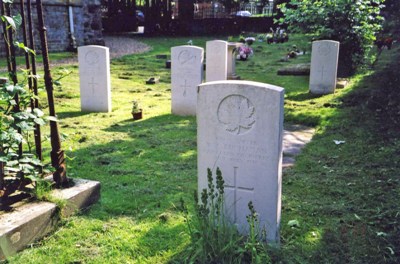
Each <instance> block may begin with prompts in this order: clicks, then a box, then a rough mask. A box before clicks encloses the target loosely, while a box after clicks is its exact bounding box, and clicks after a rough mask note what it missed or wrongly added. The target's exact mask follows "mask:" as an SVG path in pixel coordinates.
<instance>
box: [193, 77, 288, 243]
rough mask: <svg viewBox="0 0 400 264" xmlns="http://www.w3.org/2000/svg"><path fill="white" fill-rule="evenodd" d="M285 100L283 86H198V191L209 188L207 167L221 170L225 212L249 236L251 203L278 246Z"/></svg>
mask: <svg viewBox="0 0 400 264" xmlns="http://www.w3.org/2000/svg"><path fill="white" fill-rule="evenodd" d="M283 95H284V89H283V88H281V87H277V86H273V85H269V84H264V83H257V82H249V81H218V82H210V83H204V84H202V85H200V86H199V94H198V104H197V124H198V130H197V146H198V190H199V193H201V191H202V190H203V189H205V188H207V168H210V169H212V170H213V171H214V172H215V170H216V168H217V167H218V168H220V170H221V172H222V176H223V178H224V180H225V201H226V205H225V208H226V209H227V214H228V217H229V219H230V221H231V222H232V223H235V224H236V225H237V226H238V228H239V231H240V232H242V233H246V232H247V231H248V224H247V222H246V215H249V214H250V211H249V209H248V203H249V201H252V202H253V204H254V207H255V210H256V211H257V212H258V213H259V219H260V224H261V225H260V227H265V228H266V231H267V239H268V240H269V241H275V242H279V225H280V215H281V172H282V168H281V165H282V131H283Z"/></svg>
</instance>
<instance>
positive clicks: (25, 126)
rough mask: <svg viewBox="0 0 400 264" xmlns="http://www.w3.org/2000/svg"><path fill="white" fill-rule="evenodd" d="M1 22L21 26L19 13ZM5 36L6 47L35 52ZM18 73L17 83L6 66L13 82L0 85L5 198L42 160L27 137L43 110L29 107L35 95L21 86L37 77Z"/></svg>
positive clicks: (0, 177) (0, 174)
mask: <svg viewBox="0 0 400 264" xmlns="http://www.w3.org/2000/svg"><path fill="white" fill-rule="evenodd" d="M3 2H5V3H12V1H3ZM1 21H2V22H3V23H5V25H6V28H7V29H11V30H12V31H15V30H16V29H17V27H19V26H20V25H21V23H22V18H21V16H20V15H17V16H13V17H9V16H5V15H4V16H1ZM7 37H8V35H7V34H4V40H5V43H6V45H8V46H9V47H10V46H11V45H14V46H15V47H16V48H19V49H21V50H23V51H25V52H27V53H28V52H29V53H32V54H33V55H35V52H34V51H33V50H32V49H30V48H28V47H26V46H25V45H24V44H23V43H20V42H18V41H15V42H14V43H10V41H9V39H8V38H7ZM8 59H9V60H11V59H12V58H8ZM13 59H15V58H13ZM22 72H23V74H24V75H25V76H26V77H25V80H24V81H23V82H20V83H17V78H16V72H15V69H14V70H12V69H10V71H9V76H10V78H11V79H12V80H13V83H10V82H8V81H5V82H4V80H3V83H2V85H1V86H0V198H4V197H7V196H8V195H10V194H11V193H12V192H14V191H15V190H25V191H26V190H27V189H26V188H25V186H26V184H27V183H30V182H34V181H35V180H36V179H37V177H38V175H39V173H40V172H41V168H42V162H41V161H40V160H39V159H37V158H36V157H35V155H33V154H32V147H31V145H30V142H29V137H30V135H31V134H32V133H33V131H34V130H35V129H36V127H37V126H41V125H44V124H45V123H46V122H45V120H44V119H43V117H44V113H43V112H42V111H41V110H40V109H38V108H33V103H32V102H33V100H34V99H36V97H35V95H34V94H33V92H32V91H30V90H29V89H25V86H26V83H27V80H28V79H31V78H36V77H37V76H32V75H31V74H30V71H29V70H23V71H22ZM23 143H27V144H26V146H27V148H28V150H26V149H23V146H22V144H23ZM5 176H7V180H5Z"/></svg>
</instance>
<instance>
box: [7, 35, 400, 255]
mask: <svg viewBox="0 0 400 264" xmlns="http://www.w3.org/2000/svg"><path fill="white" fill-rule="evenodd" d="M191 39H192V41H193V45H197V46H201V47H205V42H206V41H207V40H211V39H210V38H197V37H195V38H191ZM221 39H227V37H226V36H225V37H221ZM139 40H141V41H143V42H145V43H147V44H148V45H150V46H152V50H151V51H150V52H147V53H143V54H136V55H129V56H125V57H123V58H120V59H115V60H113V61H112V62H111V78H112V104H113V111H112V113H110V114H105V113H82V112H80V100H79V78H78V66H77V65H68V66H66V67H65V68H66V69H67V70H70V71H71V72H72V73H71V74H70V75H68V76H67V77H65V78H64V79H62V81H61V82H62V86H61V87H57V88H56V91H55V96H56V104H57V105H56V107H57V112H58V116H59V119H60V120H61V121H60V127H61V132H62V134H63V137H64V141H63V148H64V149H65V150H66V154H67V156H68V160H67V161H68V175H69V176H70V177H77V178H86V179H93V180H97V181H100V182H101V184H102V191H101V195H102V197H101V200H100V202H99V203H98V204H96V205H94V206H93V207H92V208H91V210H90V211H88V212H86V213H82V214H80V215H77V216H74V217H71V218H68V219H65V220H64V221H63V223H62V225H61V226H60V228H59V229H58V231H56V232H55V233H53V234H51V235H50V236H48V237H46V238H45V239H43V240H42V241H39V242H37V243H35V244H33V245H31V247H29V248H28V249H26V250H25V251H23V252H21V253H19V254H18V255H17V256H14V257H12V258H10V259H9V262H10V263H182V262H184V259H182V257H181V256H182V255H181V254H182V253H183V252H184V251H185V248H186V247H187V246H188V245H189V242H190V238H189V235H188V232H187V230H186V225H185V222H184V218H183V215H182V213H181V212H180V210H179V200H180V199H181V198H183V199H184V200H185V201H186V202H187V203H188V204H189V209H190V210H192V211H193V203H194V202H193V199H192V196H193V191H194V190H195V189H196V186H197V170H196V158H197V156H196V119H195V118H194V117H178V116H174V115H171V111H170V104H171V100H170V95H171V91H170V71H169V70H168V69H166V68H165V60H160V59H157V58H156V54H170V48H171V47H172V46H175V45H184V44H186V43H187V41H188V40H189V38H140V39H139ZM292 45H297V47H299V48H300V49H305V50H306V51H307V53H306V55H304V56H299V57H298V58H296V59H293V60H290V61H289V62H281V61H280V59H281V58H282V57H283V56H285V54H286V53H287V52H288V49H290V48H291V47H292ZM253 49H254V51H255V52H254V56H253V57H251V58H250V59H249V60H248V61H238V62H237V73H238V75H240V76H241V77H242V79H246V80H252V81H259V82H265V83H270V84H274V85H278V86H282V87H284V88H285V123H286V124H289V123H295V124H304V125H309V126H314V127H316V129H317V130H316V131H317V133H316V136H315V138H314V139H313V141H312V142H311V143H310V144H309V145H307V147H306V148H305V149H304V151H303V153H302V154H301V155H300V156H299V157H298V159H297V162H296V166H295V167H294V168H292V169H290V170H288V171H286V172H285V173H284V175H283V193H282V221H281V249H280V250H274V249H271V252H269V254H270V255H271V258H272V260H273V262H275V263H396V262H399V261H400V248H399V237H400V230H399V227H400V224H399V221H400V206H399V202H398V200H399V197H400V183H399V180H400V177H399V171H400V158H399V157H400V152H399V149H400V140H399V138H400V137H399V136H400V129H399V128H400V126H399V119H400V116H399V114H400V109H399V108H398V107H397V105H398V104H399V100H397V101H396V100H394V99H396V98H397V99H398V98H399V96H398V95H397V97H393V98H394V99H393V100H394V101H393V102H392V101H390V100H389V101H390V104H389V101H385V100H388V99H387V97H385V96H383V95H382V93H381V92H380V91H381V90H382V91H385V93H384V94H388V93H392V94H393V95H396V93H395V92H394V91H395V88H397V89H398V88H399V82H398V81H399V79H398V78H399V77H398V76H397V75H396V74H395V73H396V69H397V72H398V69H399V66H400V63H399V62H398V61H399V58H400V50H399V47H398V45H397V46H395V47H394V49H392V50H391V51H388V50H384V51H383V53H382V55H381V56H380V58H379V60H378V62H377V64H376V65H375V67H374V68H372V69H368V70H367V71H366V72H365V73H364V74H359V75H356V76H354V77H353V78H352V79H351V84H350V85H349V86H348V87H346V88H345V89H339V90H337V92H336V93H335V94H333V95H326V96H312V95H310V94H309V93H308V77H306V76H278V75H277V74H276V72H277V70H278V69H279V68H280V67H282V66H285V65H288V64H296V63H306V62H309V61H310V55H309V54H310V50H311V43H309V42H308V41H307V38H306V37H304V36H298V35H295V36H291V39H290V41H289V42H288V43H285V44H273V45H267V44H266V43H264V42H263V43H259V42H255V43H254V44H253ZM395 58H397V60H396V59H395ZM57 71H58V69H53V74H54V75H57V74H56V72H57ZM393 72H394V73H393ZM154 76H159V77H160V83H158V84H155V85H146V84H145V81H146V80H147V79H148V78H149V77H154ZM396 76H397V77H396ZM396 78H397V79H396ZM391 80H397V81H393V82H392V83H390V81H391ZM391 88H393V89H391ZM397 93H398V90H397ZM132 100H138V101H139V103H140V105H141V107H142V108H143V112H144V119H143V120H141V121H135V122H133V121H132V116H131V113H130V110H131V101H132ZM42 104H43V106H45V105H46V100H45V99H43V100H42ZM333 140H343V141H345V143H344V144H340V145H336V144H335V143H334V142H333ZM45 148H46V150H45V151H48V150H49V144H47V145H45ZM204 173H206V172H204ZM290 220H297V221H298V223H299V226H298V227H290V226H289V225H288V224H287V223H288V222H289V221H290Z"/></svg>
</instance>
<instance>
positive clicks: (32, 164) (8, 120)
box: [0, 83, 45, 176]
mask: <svg viewBox="0 0 400 264" xmlns="http://www.w3.org/2000/svg"><path fill="white" fill-rule="evenodd" d="M32 97H33V95H32V94H31V93H30V92H28V91H26V90H25V89H24V88H23V87H21V86H20V85H12V84H9V83H6V84H4V85H3V86H2V87H0V162H3V163H5V165H6V169H7V170H8V171H12V172H14V173H17V174H18V175H20V176H22V175H25V176H27V175H37V169H36V168H37V167H38V166H41V161H40V160H38V159H36V158H34V157H33V156H32V155H31V154H29V153H27V154H24V155H23V156H22V157H21V156H19V154H18V149H19V145H20V144H22V143H23V142H24V143H26V140H25V139H26V138H27V137H28V135H29V133H31V132H32V131H34V130H35V125H43V124H45V121H44V119H43V118H42V117H43V115H44V113H43V112H42V111H41V110H40V109H38V108H35V109H33V110H28V108H27V107H28V105H29V104H30V100H31V98H32ZM15 98H18V99H19V100H18V103H17V101H16V100H15ZM16 106H18V108H16ZM19 109H25V110H19Z"/></svg>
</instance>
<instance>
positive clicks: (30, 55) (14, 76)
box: [0, 0, 68, 205]
mask: <svg viewBox="0 0 400 264" xmlns="http://www.w3.org/2000/svg"><path fill="white" fill-rule="evenodd" d="M34 7H36V8H35V9H36V10H35V11H36V16H37V24H34V22H33V16H34V15H35V13H34V12H35V11H34ZM0 8H1V10H0V12H1V16H2V18H3V29H2V31H3V32H2V34H3V40H4V45H5V49H6V59H7V70H8V73H9V82H10V83H11V84H12V85H14V86H16V85H19V82H18V75H19V74H20V73H19V72H18V71H17V67H18V68H20V69H21V68H22V69H24V70H23V71H24V72H25V74H27V76H28V81H27V86H28V89H29V92H30V93H32V94H33V95H34V96H33V97H32V98H31V100H30V104H29V107H26V106H25V108H26V109H22V108H21V106H20V103H19V99H20V98H19V96H18V94H16V95H15V97H14V100H13V103H12V104H13V108H12V112H13V113H14V114H15V113H19V112H21V111H27V110H28V111H33V110H34V109H37V108H39V102H38V82H37V78H35V76H36V75H37V67H36V55H35V53H34V52H25V54H24V56H23V60H24V63H23V64H22V65H17V60H16V53H17V51H16V46H20V47H21V46H22V47H23V49H25V50H30V51H34V50H35V47H36V45H35V39H34V35H35V33H36V34H38V35H39V36H40V48H41V51H40V52H41V56H42V58H43V71H44V82H45V84H44V85H45V88H46V93H47V100H48V107H49V115H50V116H52V117H56V111H55V103H54V96H53V79H52V76H51V71H50V64H49V56H48V45H47V36H46V27H45V22H44V14H43V6H42V0H36V1H34V3H32V1H31V0H26V1H19V3H14V4H11V3H8V1H3V0H0ZM9 19H10V20H9ZM12 21H14V22H12ZM13 23H15V24H20V28H19V30H21V31H22V36H23V40H22V42H18V43H16V42H15V36H16V33H17V32H16V30H15V28H13V27H12V26H11V24H13ZM14 26H15V25H14ZM35 29H38V32H34V31H35ZM20 34H21V33H20ZM21 43H22V44H21ZM1 85H6V84H1ZM49 125H50V139H51V153H50V156H51V165H52V167H53V168H54V172H53V173H52V174H53V179H54V182H55V185H56V186H57V187H62V186H66V185H67V184H68V178H67V175H66V164H65V158H64V151H63V150H62V148H61V140H60V135H59V130H58V124H57V122H56V120H55V119H54V118H52V119H50V121H49ZM16 129H17V130H18V132H19V133H21V128H20V127H16ZM0 132H1V131H0ZM33 134H34V144H35V153H33V154H34V155H35V156H36V157H37V159H39V160H42V158H43V154H42V146H41V126H40V125H39V124H35V126H34V132H33ZM2 142H3V143H4V140H3V141H2ZM17 149H18V151H17V153H16V157H15V158H14V159H15V160H19V159H21V158H22V157H23V156H24V155H25V152H26V148H25V149H24V146H23V144H22V143H19V146H18V148H17ZM2 150H4V145H0V153H1V152H2ZM3 154H4V153H3ZM37 170H39V171H40V170H41V168H40V166H39V167H37ZM10 173H11V172H10V171H9V170H8V162H7V161H6V162H5V161H1V160H0V203H1V204H2V205H4V204H7V201H8V198H9V197H10V196H11V195H12V194H13V193H15V192H18V191H21V190H22V189H24V188H25V187H26V185H28V184H31V183H32V180H30V179H27V178H26V177H24V173H23V172H18V173H17V174H16V176H18V177H13V179H12V180H7V177H8V176H9V174H10ZM11 174H12V173H11ZM14 176H15V175H14Z"/></svg>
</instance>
